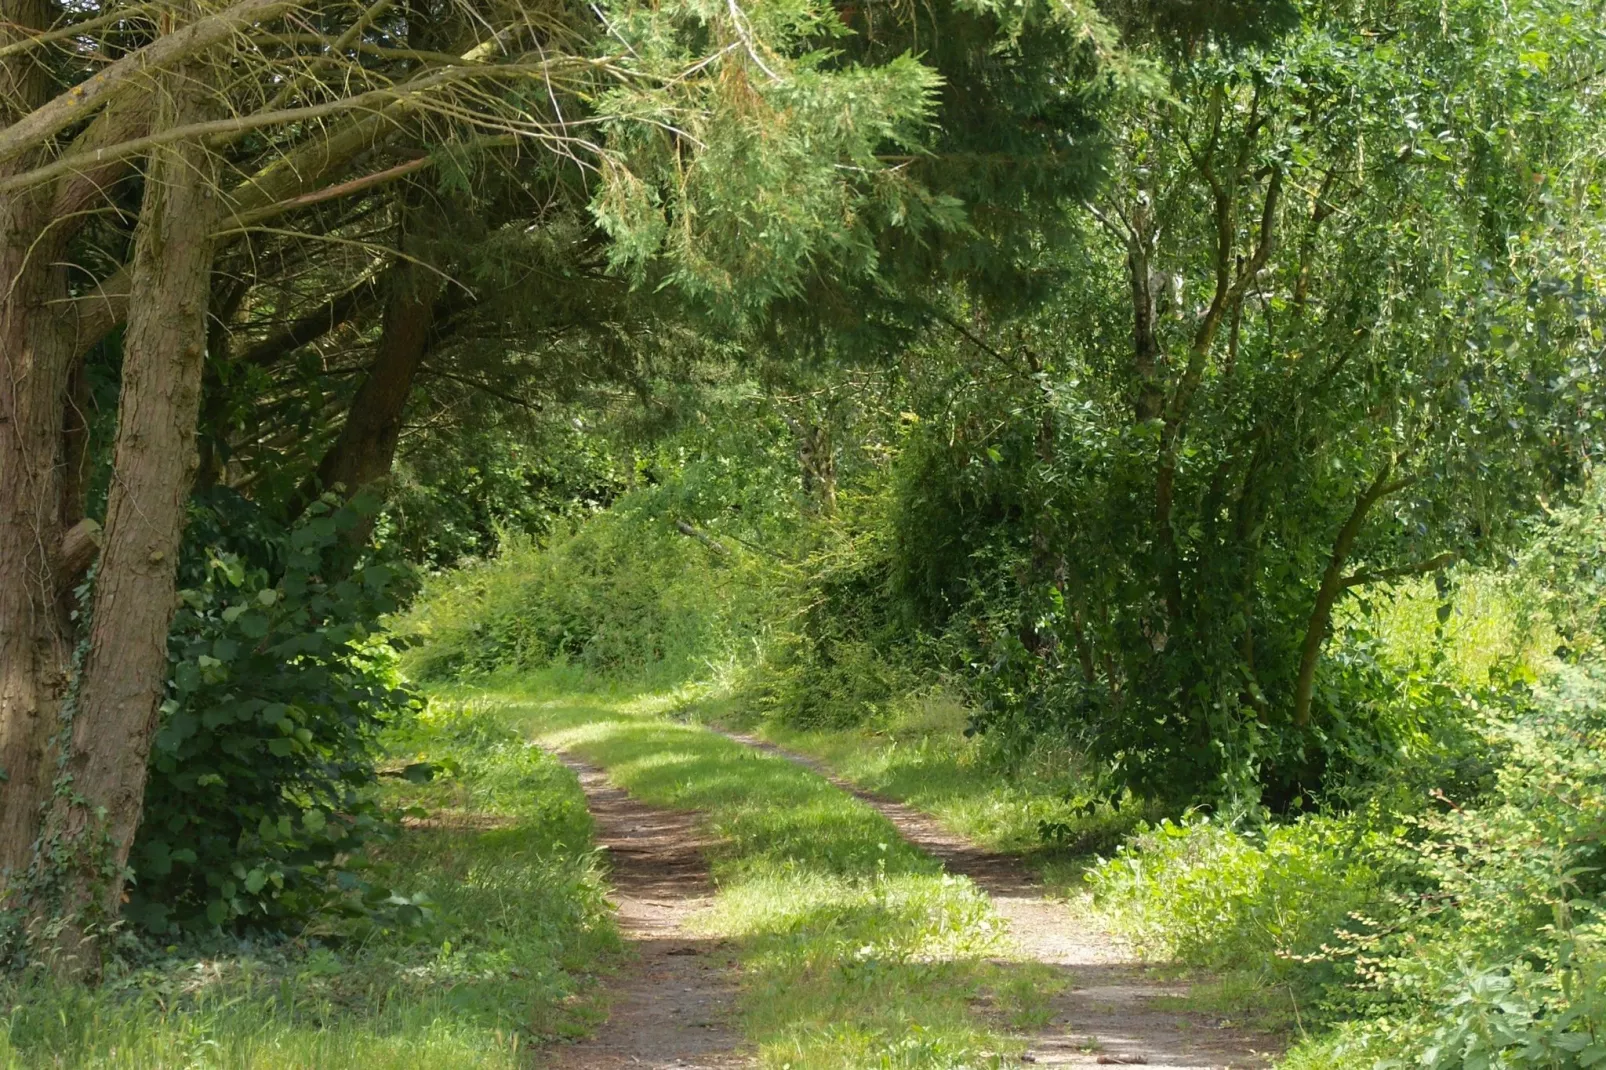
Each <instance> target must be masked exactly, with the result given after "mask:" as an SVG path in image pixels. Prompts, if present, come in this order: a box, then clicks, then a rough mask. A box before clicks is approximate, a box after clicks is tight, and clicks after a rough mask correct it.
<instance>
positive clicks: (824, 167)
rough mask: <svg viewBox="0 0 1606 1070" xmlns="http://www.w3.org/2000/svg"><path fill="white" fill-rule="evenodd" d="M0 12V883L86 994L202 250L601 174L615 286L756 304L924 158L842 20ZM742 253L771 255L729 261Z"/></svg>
mask: <svg viewBox="0 0 1606 1070" xmlns="http://www.w3.org/2000/svg"><path fill="white" fill-rule="evenodd" d="M4 14H5V23H4V28H3V29H0V87H3V88H0V107H3V108H4V109H5V125H4V128H3V129H0V220H3V226H0V261H3V266H4V278H5V280H6V289H5V291H4V293H0V365H3V369H4V373H3V374H0V425H3V430H0V442H3V445H0V592H3V593H0V764H3V768H4V773H5V778H4V781H3V783H0V812H3V826H0V874H3V877H0V880H3V881H4V885H3V887H4V893H3V898H4V901H5V903H6V905H7V906H8V907H21V908H23V909H24V911H25V912H26V913H27V914H28V915H29V916H31V917H32V918H33V919H34V931H35V932H36V933H38V934H45V935H48V936H49V938H50V940H49V942H50V943H51V944H52V945H53V946H54V947H55V948H56V950H58V951H60V952H63V953H64V957H63V958H62V959H61V961H62V962H63V963H64V964H66V966H67V968H69V969H78V970H84V969H92V968H93V964H94V961H95V950H96V942H95V939H94V936H95V934H96V933H97V932H98V931H101V930H102V927H103V926H104V924H105V923H107V922H109V921H111V920H112V919H113V918H115V915H116V913H117V909H118V904H119V902H120V893H121V888H122V883H123V880H124V872H125V869H126V863H127V854H128V849H129V844H130V841H131V838H132V835H133V832H134V830H135V827H136V826H137V823H138V819H139V812H140V800H141V791H142V787H143V784H144V778H145V765H146V755H147V753H148V750H149V746H150V740H151V736H152V733H153V731H154V728H155V726H156V723H157V719H158V716H159V707H160V705H161V702H162V699H163V681H164V679H165V670H166V649H165V643H166V635H167V629H168V625H169V621H170V618H171V613H172V609H171V607H172V605H173V595H174V591H173V587H174V580H173V577H174V571H173V570H174V561H175V558H176V555H177V552H178V547H179V539H180V537H181V535H182V531H183V525H184V509H185V502H186V500H187V496H188V492H189V488H190V486H191V482H192V477H193V472H194V469H195V465H196V456H195V452H196V451H195V436H194V431H195V423H196V407H197V404H198V398H199V395H200V392H201V384H202V376H203V368H204V367H205V363H206V361H205V357H206V348H207V346H208V329H207V325H208V319H209V316H212V315H214V314H215V313H216V312H217V311H220V310H218V309H216V306H215V293H216V290H217V287H216V286H215V285H214V283H215V281H216V280H215V279H214V274H215V271H214V269H215V266H216V264H217V263H218V257H219V256H220V255H221V254H222V253H224V252H226V251H229V250H232V249H239V248H244V249H249V248H251V246H252V243H253V242H255V241H256V240H257V236H258V235H260V234H263V233H275V232H282V231H283V230H284V229H286V228H294V227H296V226H297V225H299V224H300V223H301V222H303V221H304V220H305V218H306V213H307V212H308V211H310V210H313V209H314V208H316V207H317V206H322V205H328V204H332V203H339V202H341V201H343V200H345V199H347V198H351V197H360V196H363V195H366V194H368V193H371V191H373V190H375V189H376V188H378V187H380V186H382V185H383V184H385V183H389V182H395V181H398V180H401V179H403V178H405V177H407V176H410V175H417V174H419V173H420V172H424V171H427V170H430V169H431V168H438V167H439V166H440V165H441V163H442V161H443V160H461V159H462V158H464V157H465V156H473V155H475V154H479V153H503V154H506V153H530V152H538V153H542V154H548V155H550V154H556V155H559V156H561V157H563V158H564V159H566V160H568V161H570V162H572V164H573V165H574V166H575V167H577V168H581V169H585V170H586V171H587V172H589V173H591V174H593V175H595V176H596V178H595V183H596V185H595V189H596V194H595V196H596V211H597V213H598V217H599V218H600V219H601V221H602V222H603V224H604V226H605V227H606V228H607V229H608V231H609V233H610V235H611V237H612V240H613V241H614V242H615V243H617V248H618V250H619V252H618V256H617V258H618V260H619V261H620V262H624V261H630V262H633V263H637V264H642V263H645V262H648V261H655V262H667V263H669V264H671V265H679V267H678V268H676V269H674V270H680V271H683V272H686V273H687V274H686V275H685V278H686V279H687V280H690V279H692V278H693V277H694V276H695V277H697V278H701V279H704V280H707V279H709V278H712V277H713V276H714V274H717V273H719V272H720V271H721V265H724V275H723V277H724V278H725V279H726V280H727V282H726V283H725V284H724V285H722V286H721V287H719V288H718V293H717V296H720V297H722V298H725V299H727V300H729V301H730V302H731V303H732V304H733V305H734V306H739V307H741V308H743V309H747V310H751V309H752V308H755V307H757V306H758V305H761V304H762V302H763V300H764V298H765V296H766V295H768V294H772V293H774V292H777V290H778V288H784V287H785V286H786V285H788V279H789V278H790V277H792V276H794V275H795V274H796V273H797V272H800V271H802V270H804V265H806V264H807V263H809V262H810V261H811V260H814V259H817V258H819V257H822V256H829V255H830V254H831V251H832V250H833V248H837V247H840V246H841V245H842V244H843V235H844V234H845V233H847V232H848V231H850V230H851V229H852V227H853V214H854V211H855V208H856V205H857V204H858V203H859V202H860V201H861V200H862V199H863V198H864V197H865V196H867V189H866V187H867V186H869V185H871V184H873V182H874V181H875V175H876V174H877V172H878V171H879V170H880V169H881V168H880V163H879V160H878V156H877V152H878V151H879V150H882V149H885V148H888V147H902V148H905V149H907V148H908V147H909V146H910V145H912V144H913V140H914V138H915V136H916V134H917V132H918V128H919V125H920V123H921V122H922V121H923V119H924V117H925V114H926V112H927V109H928V96H929V92H930V89H931V85H932V81H931V77H930V75H929V73H928V72H927V71H926V70H925V69H923V68H921V67H920V66H919V65H917V64H915V63H914V62H913V61H911V60H908V59H901V60H896V61H893V62H891V63H889V64H886V65H883V66H880V67H875V68H868V67H859V66H855V65H852V64H836V63H833V62H832V61H831V59H830V56H829V54H827V53H823V52H821V51H820V50H819V49H818V48H817V47H814V46H815V45H817V44H818V43H819V41H820V40H821V39H822V38H825V37H829V36H831V35H832V34H833V33H836V32H838V30H839V28H840V23H839V22H838V21H837V20H836V18H835V15H834V13H832V12H831V11H830V10H829V9H828V8H816V7H813V6H810V5H808V4H797V3H786V4H775V5H757V6H755V7H753V8H752V9H750V10H744V8H742V7H741V6H739V5H736V4H730V5H723V6H719V7H718V8H717V9H713V8H704V7H701V6H698V5H684V6H682V5H656V6H653V7H651V8H647V7H636V6H634V5H630V4H616V5H611V6H608V7H605V8H599V7H595V6H591V5H579V4H576V5H574V6H573V7H569V8H566V7H564V6H563V5H548V6H542V5H537V4H498V5H493V6H475V5H472V4H440V5H433V6H432V5H430V4H427V3H423V2H418V3H412V4H408V5H402V6H395V5H392V4H390V3H389V2H388V0H378V2H377V3H372V4H349V3H330V4H327V5H318V4H305V3H302V4H293V3H288V2H282V0H241V2H238V3H233V4H222V5H208V4H190V3H173V4H154V5H153V4H111V5H106V6H103V7H98V8H88V9H86V8H83V7H81V6H75V5H60V6H58V5H55V4H51V3H44V2H39V3H35V2H20V3H16V4H8V5H7V6H6V8H5V12H4ZM420 146H423V149H422V151H421V149H420ZM766 147H767V148H768V150H770V151H761V152H759V153H758V154H756V155H751V156H749V155H746V154H748V153H751V152H753V151H754V150H755V149H765V148H766ZM443 181H444V179H443ZM799 205H802V206H804V208H805V210H804V211H802V212H799V211H798V210H797V208H798V206H799ZM130 218H133V219H135V220H137V222H136V223H135V225H134V227H133V230H132V234H131V235H130V234H129V233H128V230H127V225H126V224H127V221H128V220H129V219H130ZM442 225H444V224H442ZM754 227H756V228H761V229H764V230H765V232H766V233H768V234H770V235H772V236H773V238H774V240H773V242H771V243H760V244H758V245H757V246H756V247H755V245H754V243H752V242H750V241H747V242H743V243H741V244H740V245H738V244H737V243H736V241H735V240H734V239H735V236H736V235H735V233H734V230H739V229H743V228H754ZM733 228H734V229H733ZM107 234H110V235H113V236H116V235H121V236H122V238H123V239H124V244H125V247H126V248H127V250H128V252H127V253H126V254H124V255H126V261H124V260H123V259H122V258H121V257H119V256H118V255H111V256H107V255H106V249H107V248H108V246H110V248H112V249H113V250H114V252H115V249H116V247H117V243H116V242H115V241H112V242H108V241H105V240H102V239H103V238H104V237H105V235H107ZM334 237H335V240H337V241H338V236H334ZM91 239H93V240H91ZM737 253H740V255H739V256H738V255H736V254H737ZM392 274H393V277H394V280H395V281H394V284H393V285H392V286H391V287H390V289H389V295H390V298H389V300H390V304H389V305H387V308H393V309H395V312H394V316H395V317H397V318H398V319H399V320H405V319H406V317H407V316H408V315H409V312H408V303H409V302H412V304H414V305H417V304H419V303H421V302H422V301H424V300H427V298H428V296H429V295H430V293H431V290H432V289H433V287H434V285H436V284H435V283H434V282H433V281H432V277H433V276H434V275H438V274H443V272H441V270H440V269H439V268H438V267H436V266H434V265H431V264H430V263H429V262H428V260H427V258H425V257H421V256H419V255H418V253H417V252H415V250H414V249H413V248H411V247H410V246H408V245H407V244H406V243H403V245H402V247H401V249H400V250H399V253H398V259H397V266H396V267H395V268H394V269H393V272H392ZM353 281H357V280H353ZM119 326H122V328H123V330H122V335H121V338H122V350H123V370H122V383H121V387H120V396H119V399H118V406H117V429H116V443H115V448H114V451H113V470H112V473H111V490H110V494H109V499H108V503H107V509H106V517H105V526H104V532H103V533H101V534H100V535H99V536H98V541H99V543H100V546H101V551H100V554H99V561H98V565H97V566H96V567H95V568H94V571H93V572H92V573H91V576H92V584H91V588H92V593H91V594H90V596H89V600H88V602H87V603H86V608H87V613H86V614H84V615H83V617H82V618H81V619H82V620H85V621H87V626H83V625H81V624H79V623H78V622H76V621H75V620H74V619H73V616H72V614H71V609H72V608H73V592H74V590H75V589H77V588H79V587H80V586H81V584H82V583H83V581H84V578H85V571H86V568H88V567H89V565H90V563H91V561H92V560H93V559H94V556H95V555H94V554H93V552H91V551H86V549H85V548H86V547H92V546H93V544H94V542H95V541H96V539H95V538H94V535H95V525H93V523H92V522H89V521H86V520H83V519H82V518H83V516H84V511H85V510H84V504H85V503H84V499H83V493H84V490H83V481H82V480H81V479H78V478H76V477H75V473H74V468H73V465H74V464H75V457H76V454H75V452H74V451H75V450H78V449H80V448H81V441H80V440H81V437H82V436H81V433H80V430H79V425H80V424H81V420H79V419H78V418H77V416H76V412H75V410H76V407H77V406H76V404H75V400H74V397H73V390H74V381H75V374H74V373H75V369H76V368H77V367H78V365H79V364H80V362H81V361H82V360H83V358H84V354H85V353H86V352H87V351H88V350H89V349H90V348H91V347H92V346H94V345H95V344H97V343H98V342H99V341H100V339H102V338H103V337H104V336H106V335H107V334H108V332H111V331H113V330H115V329H116V328H118V327H119ZM404 356H406V355H405V354H404ZM329 478H331V479H342V478H361V474H360V473H358V474H357V475H356V476H349V475H345V474H343V473H330V474H329ZM75 650H77V651H79V656H77V657H74V653H73V652H74V651H75Z"/></svg>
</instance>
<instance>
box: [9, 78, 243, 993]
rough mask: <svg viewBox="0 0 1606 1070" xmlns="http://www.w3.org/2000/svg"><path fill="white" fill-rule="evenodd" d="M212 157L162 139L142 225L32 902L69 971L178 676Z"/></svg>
mask: <svg viewBox="0 0 1606 1070" xmlns="http://www.w3.org/2000/svg"><path fill="white" fill-rule="evenodd" d="M200 81H201V79H200V78H198V77H197V76H196V74H195V72H193V71H191V72H188V73H187V74H179V75H174V76H171V77H168V78H165V79H163V82H164V83H165V84H164V85H163V86H162V90H163V91H164V92H163V97H162V99H163V103H162V105H161V108H162V110H163V111H164V112H165V113H166V114H164V115H162V116H161V120H164V121H165V122H166V123H168V124H175V125H176V124H178V123H183V122H186V121H193V120H194V119H196V118H198V117H199V116H201V115H203V114H204V112H205V108H204V98H203V97H201V96H200V95H199V93H200V90H199V83H200ZM213 166H214V165H213V162H212V158H211V155H210V154H209V153H208V152H207V151H206V150H205V149H204V148H201V147H199V146H197V145H193V144H182V143H180V144H175V145H173V146H169V147H165V148H162V149H158V150H157V151H156V152H155V153H154V154H153V156H152V158H151V160H150V164H149V168H148V171H147V175H146V185H145V199H144V202H143V205H142V207H141V212H140V219H139V225H138V228H137V229H136V231H135V239H134V273H133V290H132V297H131V300H130V303H129V315H128V327H127V332H126V334H125V336H124V343H123V378H122V388H121V392H120V395H119V399H118V413H117V436H116V442H115V445H114V447H113V457H112V468H113V476H112V483H111V489H110V492H109V494H108V498H107V505H106V525H105V534H104V539H103V542H102V548H101V559H100V571H99V574H98V576H97V577H96V581H95V593H94V611H93V619H92V621H91V623H90V630H89V645H88V650H87V654H86V656H85V659H84V664H83V669H82V676H81V679H80V685H79V690H78V696H77V701H76V709H75V711H74V713H73V718H72V738H71V745H70V751H69V754H68V761H67V767H66V771H67V774H68V776H69V778H70V790H68V791H63V792H58V793H57V796H56V798H55V799H54V801H53V803H52V806H51V809H50V813H49V817H48V819H47V826H46V837H45V843H46V844H48V845H49V850H48V852H45V853H44V855H43V856H42V857H41V860H40V865H41V866H42V867H49V869H48V870H46V871H42V872H41V874H40V876H41V877H42V878H49V877H52V876H55V877H59V879H60V882H61V884H60V899H59V900H57V901H54V902H42V901H36V902H35V903H34V904H33V910H34V914H35V916H36V917H40V916H41V915H43V914H44V913H45V912H47V911H48V912H50V913H55V912H57V911H59V912H60V915H59V916H60V919H61V922H62V928H61V930H60V932H61V936H60V937H59V938H55V939H54V941H53V942H54V943H55V945H56V950H58V951H59V952H60V953H61V958H60V959H58V969H61V970H62V971H63V972H65V973H68V974H73V975H82V974H92V973H94V972H95V971H96V969H97V968H98V962H99V959H98V950H99V948H98V939H97V937H98V935H99V933H100V932H102V931H103V926H104V925H105V924H106V923H109V922H111V921H113V920H114V919H115V918H116V915H117V912H118V907H119V904H120V901H121V897H122V888H123V879H124V869H125V867H126V865H127V861H128V851H129V847H130V846H131V845H132V843H133V839H134V832H135V830H136V829H137V827H138V825H139V819H140V813H141V808H142V804H143V800H144V792H145V779H146V763H147V760H148V758H149V754H150V745H151V738H152V736H153V735H154V734H155V730H156V725H157V719H158V711H159V707H160V704H161V701H162V696H163V693H164V690H165V685H166V681H167V635H168V629H169V627H170V626H171V624H172V619H173V608H174V579H175V573H176V566H177V561H178V554H179V547H180V541H181V539H182V537H183V533H184V523H185V519H186V517H185V512H186V508H187V503H188V500H189V495H190V487H191V484H192V482H193V478H194V473H195V464H196V450H195V425H196V416H197V410H198V408H199V404H200V389H201V374H202V368H203V364H204V357H205V345H206V310H207V301H208V296H209V294H208V290H209V282H210V278H211V268H212V246H211V240H210V238H209V235H210V233H211V230H212V227H213V224H214V213H215V211H216V194H215V182H214V180H213V175H212V170H213ZM44 886H45V885H44V883H43V882H42V881H40V882H36V887H41V888H42V887H44ZM41 894H44V893H41Z"/></svg>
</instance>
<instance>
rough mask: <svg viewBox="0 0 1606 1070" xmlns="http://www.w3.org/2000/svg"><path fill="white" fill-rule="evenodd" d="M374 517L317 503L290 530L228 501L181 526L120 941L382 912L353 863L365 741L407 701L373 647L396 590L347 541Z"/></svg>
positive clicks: (390, 568)
mask: <svg viewBox="0 0 1606 1070" xmlns="http://www.w3.org/2000/svg"><path fill="white" fill-rule="evenodd" d="M371 511H372V503H368V502H362V501H359V502H357V503H355V504H353V505H333V504H331V503H329V502H317V503H314V504H313V505H312V506H311V507H310V508H309V509H308V510H307V511H306V513H305V515H304V516H303V517H302V518H301V519H300V520H299V521H298V522H297V523H296V524H294V525H292V526H289V527H286V526H284V525H282V524H279V523H277V522H276V521H274V520H272V519H271V518H270V517H268V516H267V515H265V514H264V513H263V511H262V510H261V509H260V508H259V507H257V506H255V505H253V504H252V503H250V502H247V501H245V500H244V499H242V498H240V497H238V496H237V495H235V494H233V493H232V492H229V491H224V490H219V491H214V492H213V493H212V494H211V495H210V496H209V497H208V498H206V499H205V500H204V501H199V502H197V503H196V505H195V506H194V508H193V509H192V513H191V522H190V526H189V532H188V537H187V543H186V548H185V554H184V558H183V562H182V564H181V568H180V579H179V586H180V588H181V590H180V598H181V599H182V604H181V606H180V608H179V611H178V613H177V615H176V617H175V618H174V622H173V629H172V634H171V638H170V639H169V657H170V659H171V662H172V676H171V681H170V684H169V689H168V699H167V701H166V702H165V703H164V704H163V706H162V722H161V728H160V730H159V731H158V733H157V736H156V740H155V744H154V746H153V748H152V753H151V765H150V780H149V783H148V785H147V788H146V792H145V818H144V822H143V824H142V825H141V826H140V831H139V834H138V838H137V839H136V841H135V844H134V849H133V852H132V855H131V864H132V866H133V869H134V873H135V883H134V885H133V887H132V890H131V901H130V902H129V904H128V907H127V909H126V911H125V915H126V916H127V917H128V918H129V919H130V920H131V921H133V922H134V923H136V924H138V925H140V926H142V927H144V928H146V929H149V930H151V931H154V932H159V933H165V932H171V931H174V930H178V929H205V928H213V927H217V926H221V925H230V924H243V925H266V926H283V925H285V924H286V923H287V922H289V921H292V920H295V921H305V920H306V919H309V918H312V917H313V916H315V915H317V914H319V913H322V912H325V911H328V910H330V909H331V908H338V909H339V910H341V911H345V912H348V913H349V912H355V913H367V912H371V911H374V910H381V911H390V910H391V909H392V908H393V907H394V906H395V904H388V905H387V904H386V902H385V900H386V899H388V898H389V892H388V891H387V890H385V889H383V888H380V887H377V886H375V885H373V884H370V883H369V882H366V881H364V880H362V879H360V871H359V870H358V869H357V868H356V863H355V862H354V861H352V860H351V858H350V857H349V856H350V853H351V852H352V851H353V849H355V848H356V847H358V846H360V845H361V844H362V843H363V842H364V841H365V840H367V839H368V838H370V837H372V836H374V835H375V834H376V833H378V832H380V831H381V830H382V829H383V828H385V827H386V824H387V821H386V815H385V813H384V812H383V810H382V809H381V807H380V805H379V803H378V802H377V800H376V798H375V794H374V791H373V788H374V784H375V772H374V768H375V766H374V763H375V758H376V756H377V754H378V749H377V747H378V743H377V736H378V732H379V730H380V728H381V727H382V726H383V724H384V723H385V721H386V719H387V718H388V717H389V716H391V715H393V714H394V713H395V712H397V711H400V710H404V709H406V708H408V707H409V706H410V705H411V704H412V703H413V701H414V700H413V697H412V696H411V694H409V693H408V692H407V691H405V690H402V689H401V688H399V687H398V686H397V685H396V684H395V682H394V679H393V672H392V669H391V663H392V661H393V656H392V654H391V650H390V646H389V643H388V641H387V640H385V639H383V638H382V637H380V632H379V628H380V625H379V622H380V619H381V617H383V616H384V615H385V614H387V613H390V612H393V611H394V610H395V609H396V608H397V605H398V601H397V599H398V596H399V595H400V594H401V593H403V592H404V591H405V590H406V588H407V585H408V583H409V577H410V574H409V572H408V571H407V569H406V568H405V567H403V566H400V565H398V564H397V563H395V562H394V561H390V560H387V559H386V558H385V556H384V555H383V554H375V553H374V552H372V551H370V550H369V549H367V548H366V547H363V546H357V545H353V543H352V541H351V540H350V539H348V538H347V537H346V536H347V534H348V533H349V532H351V531H352V530H353V529H355V528H356V527H357V526H358V525H359V524H360V523H361V522H362V521H363V519H364V517H365V515H368V514H369V513H371Z"/></svg>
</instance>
